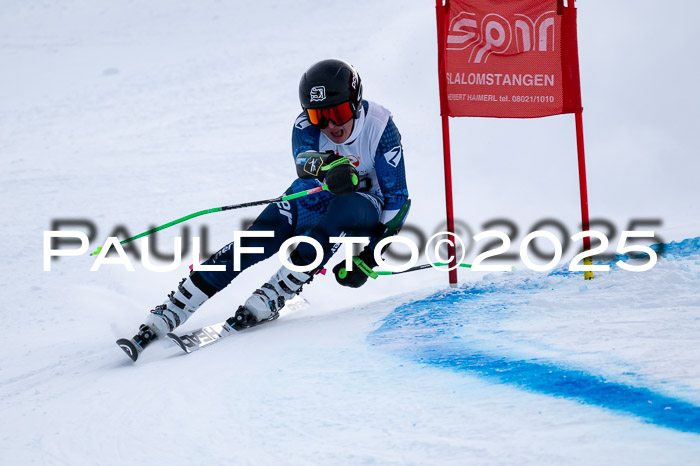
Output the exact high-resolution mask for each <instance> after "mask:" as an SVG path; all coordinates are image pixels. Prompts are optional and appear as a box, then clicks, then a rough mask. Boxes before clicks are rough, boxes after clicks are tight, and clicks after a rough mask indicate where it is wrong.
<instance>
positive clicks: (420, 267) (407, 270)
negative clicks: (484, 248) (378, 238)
mask: <svg viewBox="0 0 700 466" xmlns="http://www.w3.org/2000/svg"><path fill="white" fill-rule="evenodd" d="M444 265H450V264H449V263H448V262H433V263H432V264H423V265H416V266H415V267H411V268H410V269H406V270H404V271H401V272H375V273H376V274H377V275H398V274H400V273H408V272H415V271H416V270H424V269H429V268H431V267H441V266H444ZM458 266H459V267H468V268H471V266H472V265H471V264H458Z"/></svg>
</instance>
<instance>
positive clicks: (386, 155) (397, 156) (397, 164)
mask: <svg viewBox="0 0 700 466" xmlns="http://www.w3.org/2000/svg"><path fill="white" fill-rule="evenodd" d="M374 167H375V170H376V172H377V181H378V182H379V188H380V189H381V190H382V195H383V197H384V212H382V218H381V222H382V223H384V224H386V223H387V222H389V221H390V220H391V219H392V218H394V216H395V215H396V214H397V212H398V211H399V209H400V208H401V206H403V204H404V202H406V200H407V199H408V187H407V185H406V171H405V168H404V160H403V147H402V146H401V134H400V133H399V130H398V128H397V127H396V125H395V124H394V120H393V119H392V118H389V121H388V122H387V124H386V127H385V128H384V132H383V133H382V137H381V138H380V140H379V144H378V145H377V152H376V153H375V157H374Z"/></svg>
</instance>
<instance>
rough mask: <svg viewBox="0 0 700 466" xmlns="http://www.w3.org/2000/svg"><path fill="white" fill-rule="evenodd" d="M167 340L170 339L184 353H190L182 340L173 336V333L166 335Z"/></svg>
mask: <svg viewBox="0 0 700 466" xmlns="http://www.w3.org/2000/svg"><path fill="white" fill-rule="evenodd" d="M168 338H170V339H171V340H172V341H173V342H174V343H175V344H176V345H177V346H179V347H180V349H182V351H184V352H185V353H189V352H190V348H189V347H188V346H187V345H186V344H185V343H184V342H183V341H182V339H181V338H180V337H179V336H177V335H175V334H174V333H168Z"/></svg>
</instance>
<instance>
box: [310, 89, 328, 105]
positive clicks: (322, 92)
mask: <svg viewBox="0 0 700 466" xmlns="http://www.w3.org/2000/svg"><path fill="white" fill-rule="evenodd" d="M310 97H311V102H321V101H323V100H326V86H314V87H312V88H311V94H310Z"/></svg>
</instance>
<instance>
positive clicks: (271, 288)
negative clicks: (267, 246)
mask: <svg viewBox="0 0 700 466" xmlns="http://www.w3.org/2000/svg"><path fill="white" fill-rule="evenodd" d="M290 259H291V262H292V263H295V262H296V261H295V254H294V253H292V256H291V257H290ZM297 260H298V259H297ZM312 279H313V273H312V272H294V271H293V270H291V269H288V268H287V267H284V266H283V267H282V268H281V269H279V270H278V271H277V273H275V274H274V275H273V276H272V277H271V278H270V280H268V281H267V283H264V284H263V285H262V286H261V287H260V288H258V289H257V290H255V291H254V292H253V294H252V295H251V296H250V298H248V299H247V300H246V302H245V304H244V305H243V306H240V307H239V308H238V310H237V311H236V314H235V315H234V316H233V317H231V318H229V320H228V321H227V322H228V323H229V325H231V326H232V327H233V328H234V329H236V330H241V329H243V328H248V327H253V326H255V325H258V324H260V323H262V322H266V321H270V320H275V319H276V318H277V317H279V312H280V310H281V309H282V308H283V307H284V305H285V302H286V301H288V300H290V299H292V298H293V297H294V296H296V295H298V294H299V293H301V291H302V287H303V286H304V285H305V284H307V283H309V282H310V281H311V280H312Z"/></svg>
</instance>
